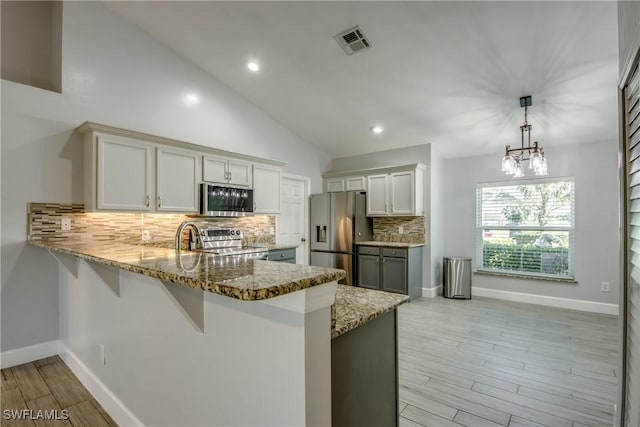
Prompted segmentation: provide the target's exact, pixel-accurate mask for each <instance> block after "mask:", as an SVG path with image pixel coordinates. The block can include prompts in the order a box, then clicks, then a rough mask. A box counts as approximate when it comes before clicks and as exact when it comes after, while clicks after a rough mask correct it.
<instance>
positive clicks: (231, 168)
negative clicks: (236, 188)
mask: <svg viewBox="0 0 640 427" xmlns="http://www.w3.org/2000/svg"><path fill="white" fill-rule="evenodd" d="M251 166H252V165H251V163H249V162H245V161H243V160H233V159H229V163H228V165H227V171H228V172H229V174H228V177H229V181H228V182H229V184H233V185H241V186H243V187H251V184H252V183H253V180H252V178H253V170H252V167H251Z"/></svg>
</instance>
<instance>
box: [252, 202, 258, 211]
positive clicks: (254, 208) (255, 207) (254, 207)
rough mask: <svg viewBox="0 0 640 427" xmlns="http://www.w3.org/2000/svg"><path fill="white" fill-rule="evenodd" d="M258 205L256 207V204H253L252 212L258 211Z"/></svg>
mask: <svg viewBox="0 0 640 427" xmlns="http://www.w3.org/2000/svg"><path fill="white" fill-rule="evenodd" d="M257 206H258V205H256V202H253V210H254V211H255V210H256V209H258V207H257Z"/></svg>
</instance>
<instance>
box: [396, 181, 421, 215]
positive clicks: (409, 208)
mask: <svg viewBox="0 0 640 427" xmlns="http://www.w3.org/2000/svg"><path fill="white" fill-rule="evenodd" d="M415 187H416V185H415V175H414V172H413V171H406V172H395V173H391V174H389V196H390V197H389V198H390V202H391V203H390V205H391V206H389V213H390V214H391V215H416V198H415Z"/></svg>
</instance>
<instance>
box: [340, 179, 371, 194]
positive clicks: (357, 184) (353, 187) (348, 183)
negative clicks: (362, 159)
mask: <svg viewBox="0 0 640 427" xmlns="http://www.w3.org/2000/svg"><path fill="white" fill-rule="evenodd" d="M344 184H345V187H346V190H347V191H367V178H366V177H365V176H348V177H346V178H345V179H344Z"/></svg>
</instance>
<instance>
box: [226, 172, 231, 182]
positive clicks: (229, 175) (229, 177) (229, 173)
mask: <svg viewBox="0 0 640 427" xmlns="http://www.w3.org/2000/svg"><path fill="white" fill-rule="evenodd" d="M227 174H228V176H227V179H228V180H229V181H231V172H227Z"/></svg>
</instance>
